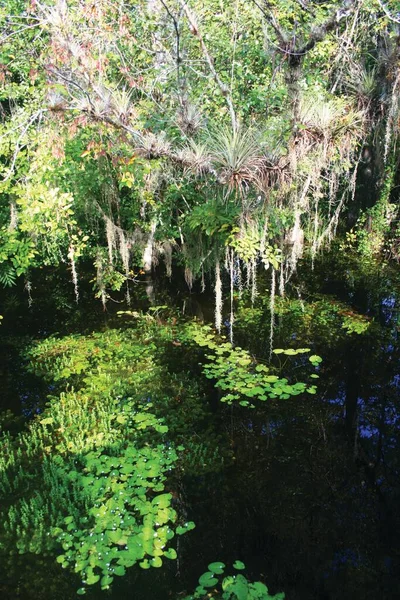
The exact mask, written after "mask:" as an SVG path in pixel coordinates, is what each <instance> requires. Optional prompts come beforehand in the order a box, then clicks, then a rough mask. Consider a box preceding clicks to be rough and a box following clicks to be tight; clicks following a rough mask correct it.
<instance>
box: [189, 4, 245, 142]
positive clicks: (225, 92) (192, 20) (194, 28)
mask: <svg viewBox="0 0 400 600" xmlns="http://www.w3.org/2000/svg"><path fill="white" fill-rule="evenodd" d="M179 2H180V4H181V6H182V8H183V10H184V12H185V15H186V18H187V20H188V21H189V25H190V31H191V33H192V34H193V35H194V36H195V37H197V39H198V40H199V44H200V47H201V50H202V52H203V56H204V58H205V59H206V62H207V64H208V67H209V69H210V71H211V74H212V76H213V78H214V81H215V83H216V84H217V85H218V87H219V89H220V92H221V94H222V96H223V97H224V98H225V101H226V103H227V105H228V109H229V113H230V116H231V122H232V128H233V130H236V128H237V120H236V113H235V109H234V106H233V101H232V97H231V95H230V93H229V89H228V87H227V86H226V85H225V83H224V82H223V81H222V79H221V78H220V76H219V75H218V73H217V71H216V69H215V66H214V60H213V58H212V56H211V55H210V53H209V51H208V48H207V46H206V44H205V42H204V39H203V36H202V35H201V32H200V30H199V26H198V22H197V19H196V17H195V15H194V13H192V11H191V10H190V8H189V7H188V5H187V4H186V2H185V0H179Z"/></svg>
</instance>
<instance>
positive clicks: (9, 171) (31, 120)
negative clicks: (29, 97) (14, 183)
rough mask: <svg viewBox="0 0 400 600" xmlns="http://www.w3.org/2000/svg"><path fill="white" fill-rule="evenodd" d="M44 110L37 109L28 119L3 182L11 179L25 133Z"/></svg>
mask: <svg viewBox="0 0 400 600" xmlns="http://www.w3.org/2000/svg"><path fill="white" fill-rule="evenodd" d="M43 112H44V110H43V109H40V110H38V111H36V112H35V113H34V114H33V115H32V116H31V117H30V119H28V121H27V123H26V125H25V127H24V128H23V130H22V132H21V134H20V136H19V137H18V139H17V143H16V145H15V150H14V153H13V157H12V160H11V165H10V167H9V169H8V173H7V175H6V176H5V177H4V179H3V181H2V183H5V182H6V181H8V180H9V179H10V177H11V176H12V175H13V173H14V169H15V163H16V162H17V158H18V154H19V152H20V150H21V147H22V145H23V143H22V140H23V138H24V135H25V134H26V132H27V131H28V129H29V127H30V126H31V125H32V124H33V123H34V122H35V121H36V119H40V118H41V116H42V114H43Z"/></svg>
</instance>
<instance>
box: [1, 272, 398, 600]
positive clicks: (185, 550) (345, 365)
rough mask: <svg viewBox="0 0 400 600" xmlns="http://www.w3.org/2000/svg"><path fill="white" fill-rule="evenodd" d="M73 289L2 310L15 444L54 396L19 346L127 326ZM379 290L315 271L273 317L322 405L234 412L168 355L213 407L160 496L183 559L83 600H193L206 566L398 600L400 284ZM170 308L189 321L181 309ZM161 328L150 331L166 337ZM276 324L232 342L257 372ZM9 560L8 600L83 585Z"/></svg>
mask: <svg viewBox="0 0 400 600" xmlns="http://www.w3.org/2000/svg"><path fill="white" fill-rule="evenodd" d="M324 269H325V270H324ZM326 272H329V273H330V277H329V280H328V279H327V278H326V276H325V274H324V273H326ZM68 285H70V284H69V282H68V283H67V282H66V281H65V282H64V281H63V279H62V278H60V279H59V280H57V281H54V280H53V290H54V293H53V299H52V300H50V299H49V298H48V297H47V298H46V296H45V295H43V297H42V298H41V300H40V302H39V301H38V300H37V299H36V301H35V303H34V304H33V306H32V308H31V309H29V311H28V310H27V308H26V299H24V300H23V303H22V301H21V297H20V296H19V295H18V293H16V294H15V297H14V299H13V300H12V301H10V299H9V298H10V296H8V300H7V304H5V305H4V306H2V307H1V310H0V313H2V314H4V322H3V325H2V326H1V332H0V334H1V338H0V341H1V348H2V351H1V360H2V364H1V372H0V373H1V375H0V376H1V390H2V392H1V395H2V397H1V402H2V409H3V410H7V409H9V410H11V411H12V413H13V414H14V415H15V416H16V417H12V416H10V414H9V413H8V416H7V418H5V421H4V425H3V427H5V428H9V429H10V431H11V433H13V434H14V433H16V432H17V431H18V430H19V429H21V428H23V427H24V421H25V420H30V419H32V418H34V417H35V415H36V414H37V413H38V414H40V411H41V410H42V407H43V398H44V396H45V395H46V394H48V393H54V388H53V387H51V385H50V387H49V384H48V383H46V382H45V381H43V378H41V377H40V376H38V375H37V374H36V375H35V373H31V372H28V370H27V362H26V359H21V358H20V356H21V353H20V351H21V349H23V348H24V346H25V345H26V344H27V338H26V335H27V334H28V335H29V336H33V337H35V338H42V339H43V338H46V337H47V336H48V335H49V334H51V333H53V332H55V331H58V332H59V334H60V335H64V334H67V333H71V332H74V333H77V332H83V333H88V332H90V331H93V330H97V331H109V330H110V328H113V327H115V326H119V325H120V323H121V320H118V319H117V318H116V317H115V315H114V316H113V315H111V314H103V313H102V311H101V308H100V307H99V306H98V305H97V304H93V302H92V301H91V300H89V298H90V292H89V291H88V293H87V295H86V296H85V294H84V293H83V294H82V296H83V298H82V303H81V304H80V306H79V307H76V305H75V304H74V303H73V299H71V298H70V297H71V293H70V290H69V289H68ZM373 285H374V286H375V288H374V289H373V290H372V291H371V289H372V288H371V284H370V283H368V282H366V281H359V282H358V283H357V284H356V285H352V286H350V287H349V286H348V285H343V284H342V282H340V281H339V280H335V276H334V269H331V268H330V269H329V271H326V265H325V266H324V264H322V265H321V267H320V272H319V273H316V274H315V277H314V280H312V281H308V283H307V288H306V286H305V285H304V283H303V284H302V282H301V279H300V276H299V281H298V285H297V287H295V286H293V290H292V294H291V297H292V298H293V300H292V301H287V302H286V303H285V302H279V301H278V302H277V314H276V330H275V340H274V347H275V348H289V347H291V348H298V347H309V348H311V351H312V352H313V353H316V354H318V355H320V356H321V357H322V358H323V362H322V363H321V365H320V367H319V368H318V374H319V376H320V377H319V379H318V380H316V383H317V386H318V391H317V393H316V394H315V395H314V394H301V395H299V396H295V397H293V398H290V399H286V400H274V401H271V400H269V401H267V402H264V403H256V404H257V406H256V408H255V409H249V408H245V407H240V406H227V405H225V404H222V403H221V402H220V401H219V394H218V392H216V390H215V389H214V387H213V385H212V382H210V381H207V380H206V381H204V377H203V376H202V373H201V368H200V367H198V360H199V356H198V355H197V354H195V355H194V356H189V354H188V351H187V350H186V349H185V348H183V347H182V346H181V345H180V343H179V342H175V343H174V344H173V345H169V346H168V348H169V351H168V352H166V353H164V355H163V356H161V357H160V360H161V361H163V362H164V366H165V367H166V369H167V370H168V371H169V372H170V373H172V374H174V376H175V378H176V380H179V378H180V377H181V376H182V373H183V372H187V371H188V370H189V373H190V377H191V378H192V379H193V380H196V381H197V380H198V381H199V382H201V383H199V391H200V392H201V397H200V398H199V400H200V402H201V403H204V404H205V406H206V410H205V412H204V413H202V412H201V411H200V412H201V415H200V416H199V421H198V426H197V428H196V425H195V417H196V415H194V418H193V421H192V422H191V425H190V427H191V431H190V440H189V441H190V443H188V444H186V450H185V455H186V469H185V470H182V469H180V468H178V470H177V472H176V473H174V474H173V475H172V479H171V483H170V485H169V486H168V483H167V485H166V489H167V490H168V489H172V490H174V508H175V509H176V511H177V513H178V515H181V516H183V518H184V520H187V521H194V522H195V524H196V528H195V529H193V530H192V531H189V532H188V533H187V534H185V535H183V536H181V537H179V538H176V539H177V542H175V548H176V550H177V553H178V559H177V560H171V561H165V562H164V565H163V566H162V568H160V569H156V568H151V569H149V570H142V569H140V568H139V567H138V566H137V565H135V566H133V567H132V568H130V569H127V572H126V575H125V576H124V577H121V578H116V579H115V580H114V583H113V585H112V588H111V590H106V591H101V590H100V588H99V586H98V585H94V586H91V587H89V588H88V591H87V594H86V597H87V598H88V599H96V600H97V599H103V598H104V599H109V600H117V599H118V600H124V599H135V600H166V599H168V598H173V599H174V600H175V599H176V598H180V597H184V596H185V595H186V594H189V593H190V592H191V591H192V590H194V588H195V587H196V585H197V579H198V577H199V576H200V575H201V574H202V573H203V572H204V571H206V569H207V565H208V564H209V563H210V562H213V561H217V560H221V561H223V562H224V563H226V564H232V563H233V562H234V561H235V560H237V559H239V560H241V561H243V562H244V563H245V564H246V567H247V570H246V576H247V577H248V578H249V579H250V580H261V581H265V583H266V584H267V585H268V587H269V589H270V592H271V593H276V592H280V591H284V592H285V593H286V598H287V599H288V600H325V599H326V600H336V599H337V600H339V598H340V599H341V600H350V599H351V600H361V599H362V600H369V599H371V600H372V598H373V599H374V600H375V599H376V598H379V599H388V600H389V599H393V600H394V599H395V598H399V597H400V543H399V534H400V510H399V500H400V480H399V466H400V465H399V459H400V454H399V442H400V440H399V431H400V429H399V423H400V422H399V411H400V395H399V392H400V354H399V347H398V339H397V338H398V317H399V312H398V311H399V302H400V298H399V292H398V289H399V287H398V282H397V280H395V279H393V280H388V278H387V277H386V278H385V279H380V280H379V282H378V283H377V282H376V281H375V282H374V284H373ZM44 289H45V288H44ZM36 293H37V294H40V287H39V286H38V289H37V292H36ZM4 297H6V296H5V295H4ZM165 297H166V293H165V292H164V293H163V295H162V298H163V300H162V304H165ZM68 298H70V299H68ZM192 298H193V297H192ZM189 300H190V299H186V307H187V306H188V302H189ZM211 302H212V300H211V299H210V304H208V303H207V302H206V303H205V305H204V301H203V307H202V309H203V310H202V312H203V313H204V314H205V315H207V314H210V313H211V314H212V305H211ZM344 302H346V304H344ZM142 304H143V302H142ZM160 304H161V303H160ZM174 304H175V305H180V306H182V301H181V300H179V294H178V295H177V294H175V295H174ZM139 305H140V302H139ZM118 308H121V307H118ZM122 308H123V307H122ZM135 308H136V306H135ZM355 309H358V310H359V311H360V313H356V312H355ZM132 310H134V309H133V308H132ZM196 312H197V310H196ZM163 314H164V313H162V311H161V312H160V313H159V314H156V315H154V316H153V318H154V319H155V320H156V321H157V319H159V321H160V323H161V322H162V320H163V319H165V316H163ZM358 314H363V315H364V316H365V319H364V320H363V319H361V320H360V319H359V318H358ZM269 318H270V317H269V312H268V298H265V299H262V298H260V299H259V300H258V302H257V303H256V305H255V307H254V308H251V307H248V306H247V307H246V308H243V307H242V308H238V309H237V322H236V327H235V341H236V343H237V344H240V345H241V346H242V347H244V348H247V349H248V350H249V351H250V352H251V353H252V355H254V356H256V357H257V358H258V359H260V360H264V361H265V360H267V359H268V355H269ZM365 324H367V325H368V327H367V328H364V326H365ZM124 327H128V328H129V321H128V322H127V324H126V325H125V326H124ZM273 362H274V364H275V366H277V367H278V366H279V365H281V368H282V374H283V375H284V376H285V377H288V379H289V380H290V381H291V380H293V378H296V376H297V373H298V372H299V371H301V369H302V365H301V364H300V363H298V362H296V360H293V359H291V357H288V358H287V359H286V358H285V360H282V357H281V356H279V355H273ZM121 376H122V375H121ZM182 397H184V392H182ZM194 406H195V405H193V404H190V405H188V406H187V407H186V409H185V406H183V407H182V406H180V405H179V399H177V404H176V407H175V409H174V410H175V411H176V414H178V412H179V411H180V410H187V411H194ZM196 407H197V408H196V410H198V404H197V405H196ZM185 423H186V421H184V424H185ZM179 427H180V425H179V424H178V425H177V426H176V428H177V431H178V432H179ZM179 435H182V436H184V435H185V432H180V433H179ZM190 444H192V445H190ZM11 500H12V499H10V501H11ZM10 552H11V548H7V549H6V550H4V551H3V553H2V556H1V559H0V565H1V567H0V568H1V576H0V598H2V600H3V599H4V600H14V599H17V598H18V599H22V600H23V599H26V600H33V599H35V600H55V599H57V600H70V599H73V598H76V597H77V596H76V590H77V588H78V587H79V586H80V578H79V577H78V576H77V575H75V574H71V572H70V571H69V570H67V569H62V568H61V566H60V565H59V564H57V563H56V561H55V556H54V554H51V553H49V554H48V555H35V554H29V553H28V554H11V553H10Z"/></svg>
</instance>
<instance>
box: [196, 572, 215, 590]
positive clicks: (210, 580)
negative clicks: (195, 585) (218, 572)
mask: <svg viewBox="0 0 400 600" xmlns="http://www.w3.org/2000/svg"><path fill="white" fill-rule="evenodd" d="M217 583H218V579H217V578H216V577H214V573H210V571H207V572H206V573H203V575H202V576H201V577H199V584H200V585H201V586H202V587H204V588H210V587H213V586H214V585H217Z"/></svg>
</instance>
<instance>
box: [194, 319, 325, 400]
mask: <svg viewBox="0 0 400 600" xmlns="http://www.w3.org/2000/svg"><path fill="white" fill-rule="evenodd" d="M192 331H193V339H194V341H195V342H196V343H197V344H198V345H199V346H201V347H205V348H208V349H209V350H211V351H212V353H208V354H206V358H207V359H208V362H207V363H206V364H204V365H203V372H204V374H205V376H206V377H207V378H208V379H213V380H215V381H216V383H215V386H216V387H217V388H219V389H220V390H222V391H223V392H224V394H223V396H222V397H221V401H222V402H226V403H227V404H233V402H234V401H238V402H239V404H240V405H241V406H245V407H249V408H254V404H252V402H251V401H252V400H253V399H254V400H260V401H265V400H267V399H268V398H269V399H276V398H279V399H282V400H286V399H288V398H290V397H291V396H298V395H300V394H302V393H304V392H307V393H309V394H315V393H316V391H317V388H316V386H315V385H312V384H306V383H303V382H295V383H289V381H288V379H287V378H286V377H280V376H279V375H277V374H276V369H275V370H274V369H273V368H272V367H271V366H269V365H268V366H267V365H266V364H263V363H261V362H260V361H257V360H256V359H255V358H253V357H252V356H251V355H250V353H249V352H247V351H246V350H244V349H243V348H240V347H235V346H233V345H232V344H231V343H230V342H223V343H219V342H218V341H217V340H216V338H215V335H214V334H213V333H210V332H209V331H207V328H205V327H202V328H199V327H193V329H192ZM309 352H310V349H309V348H298V349H294V348H289V349H287V350H283V349H279V348H277V349H276V350H274V353H275V354H276V355H280V354H281V355H285V356H298V355H305V354H307V353H309ZM308 360H309V362H310V363H311V365H312V366H314V367H318V366H319V364H320V363H321V362H322V359H321V357H319V356H317V355H311V356H310V357H309V359H308ZM310 377H311V378H312V379H318V377H319V376H318V375H317V374H316V373H312V374H311V375H310Z"/></svg>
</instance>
